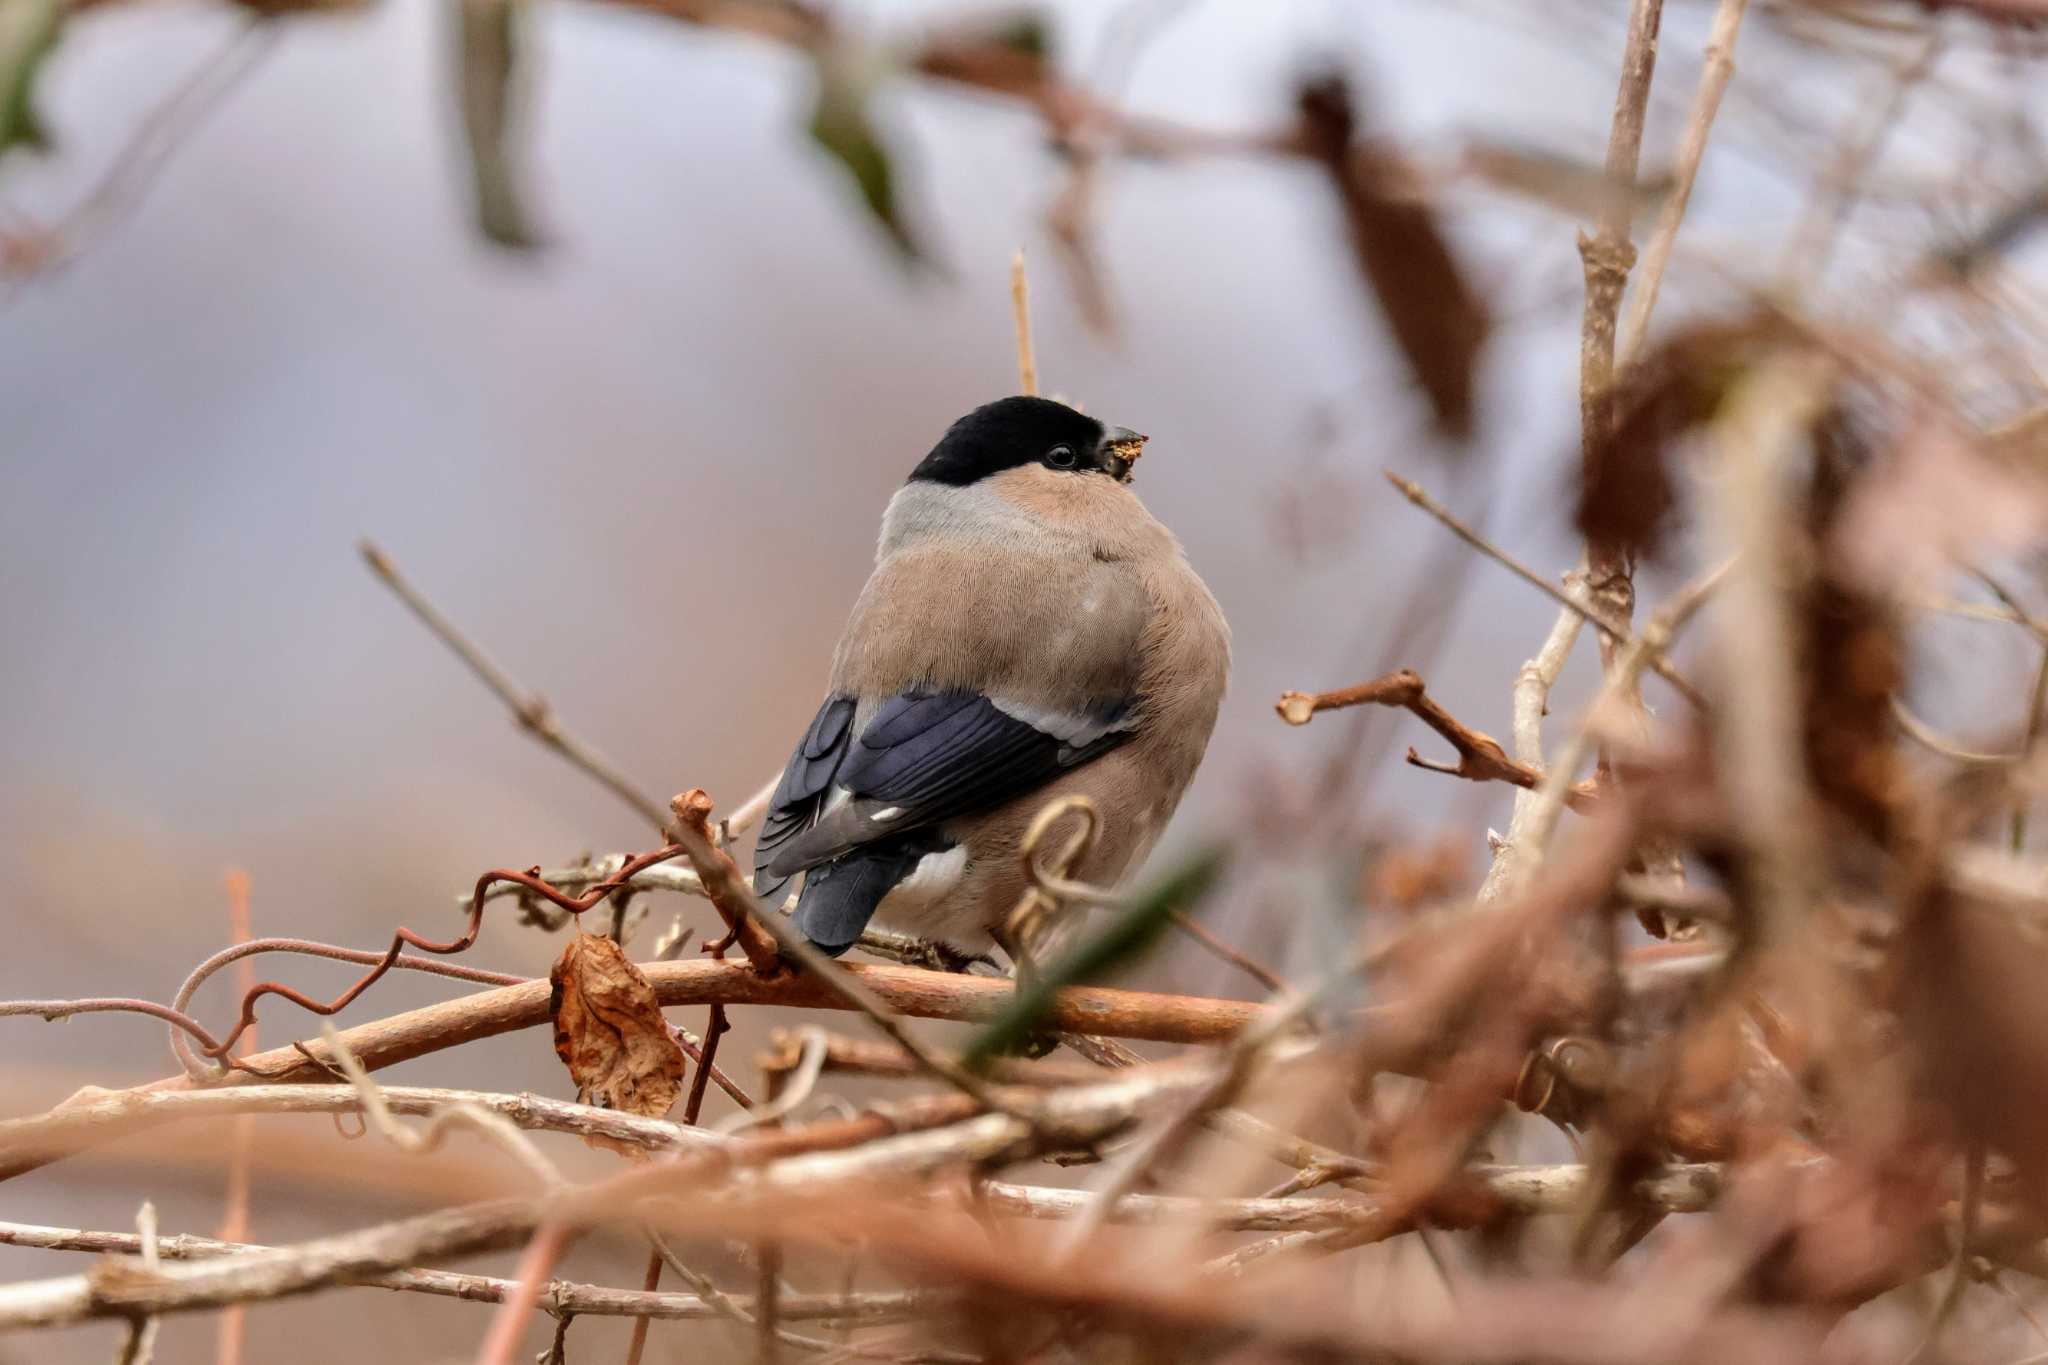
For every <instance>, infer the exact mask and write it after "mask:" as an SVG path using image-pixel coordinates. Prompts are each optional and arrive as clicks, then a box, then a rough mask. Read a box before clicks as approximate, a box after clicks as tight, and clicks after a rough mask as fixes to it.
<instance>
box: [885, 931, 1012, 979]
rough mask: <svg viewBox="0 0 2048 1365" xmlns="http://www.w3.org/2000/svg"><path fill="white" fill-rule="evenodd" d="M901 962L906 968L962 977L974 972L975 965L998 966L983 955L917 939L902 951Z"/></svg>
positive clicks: (932, 941)
mask: <svg viewBox="0 0 2048 1365" xmlns="http://www.w3.org/2000/svg"><path fill="white" fill-rule="evenodd" d="M903 962H904V964H905V965H906V966H911V967H922V968H924V969H925V970H926V971H928V972H952V973H954V974H956V975H962V976H964V975H966V974H967V973H968V972H970V971H972V970H974V967H975V965H976V964H977V963H978V964H980V965H982V966H986V967H996V966H997V965H998V964H997V963H996V960H995V959H994V958H992V957H989V956H988V955H987V954H985V953H967V952H962V951H961V950H960V949H958V948H955V947H953V946H952V945H951V944H947V943H941V942H939V941H938V940H937V939H919V940H917V941H916V942H915V943H913V944H910V945H909V946H908V947H906V948H905V949H904V950H903Z"/></svg>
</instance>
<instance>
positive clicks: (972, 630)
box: [754, 397, 1230, 956]
mask: <svg viewBox="0 0 2048 1365" xmlns="http://www.w3.org/2000/svg"><path fill="white" fill-rule="evenodd" d="M1145 439H1146V438H1145V437H1143V436H1140V435H1138V434H1137V433H1136V432H1134V431H1129V430H1127V429H1125V428H1123V427H1113V426H1105V425H1104V424H1103V423H1101V422H1098V421H1096V420H1095V419H1094V418H1092V417H1089V416H1086V415H1084V414H1082V413H1080V412H1077V411H1075V410H1074V409H1072V408H1070V407H1067V406H1066V405H1064V404H1061V403H1056V402H1053V401H1052V400H1050V399H1045V398H1027V397H1018V398H1004V399H1000V400H998V401H996V402H993V403H989V404H986V405H984V406H982V407H979V408H976V409H975V410H974V411H973V412H970V413H968V414H967V415H966V416H965V417H962V418H961V419H960V420H959V421H957V422H955V423H953V425H952V426H951V427H950V428H949V429H948V430H947V431H946V434H945V436H944V437H942V438H941V439H940V441H939V443H938V444H937V445H936V446H934V447H932V451H931V453H930V454H929V455H927V456H925V457H924V459H923V461H922V462H920V463H919V464H918V466H917V468H915V469H914V470H912V471H911V474H910V479H909V481H908V482H906V483H905V484H904V485H903V487H902V488H901V489H900V490H898V491H897V493H896V495H895V496H894V497H893V498H891V499H890V501H889V507H888V510H887V511H886V512H885V513H884V514H883V516H882V535H881V541H880V544H879V545H878V547H877V549H876V552H875V569H874V572H873V574H872V575H870V576H869V578H868V581H867V586H866V587H865V588H864V589H862V591H861V594H860V599H859V601H857V602H856V603H855V604H854V608H853V615H852V618H851V619H850V620H848V622H847V623H846V631H845V633H844V634H843V635H842V636H841V637H840V640H839V648H838V650H837V651H836V653H835V654H834V656H833V660H832V677H831V690H830V693H829V694H828V695H827V696H826V698H825V702H824V705H822V706H820V707H819V708H818V714H817V715H816V717H815V718H813V719H812V721H811V724H810V728H809V729H808V730H806V731H805V732H804V736H803V739H802V741H801V742H800V743H798V745H797V746H796V752H795V753H794V754H792V755H791V756H790V760H789V766H788V768H786V769H785V770H784V772H783V774H782V780H781V782H780V783H779V784H778V785H777V787H776V789H775V794H774V796H773V797H772V798H771V801H770V805H769V810H768V813H767V815H766V817H765V818H764V820H763V822H762V827H761V835H760V839H759V842H758V846H757V848H756V851H755V854H754V887H755V891H756V893H757V894H758V895H760V896H761V897H762V898H763V899H764V900H766V901H767V902H768V903H770V904H774V903H776V902H778V901H780V900H781V899H782V898H783V896H784V893H785V888H786V887H787V885H788V883H789V882H790V880H791V879H792V878H794V877H795V876H797V875H798V874H799V873H801V874H802V875H803V878H804V881H803V888H802V892H801V894H800V895H799V897H798V901H797V906H796V910H795V912H794V914H795V923H796V926H797V928H798V929H799V930H801V931H802V933H803V934H804V936H805V937H806V938H808V939H809V940H810V941H811V942H812V943H814V944H816V945H817V946H818V947H819V948H821V949H823V950H824V951H825V952H827V953H830V954H832V955H834V956H837V955H838V954H840V953H843V952H845V951H846V950H847V949H848V948H849V947H851V946H852V945H853V943H854V942H855V941H856V940H857V939H858V938H859V937H860V934H861V931H862V930H863V929H865V928H866V927H867V926H868V924H869V922H870V921H871V920H872V921H875V922H876V924H877V927H881V928H887V929H891V930H894V931H896V932H899V933H904V934H908V935H911V936H913V937H915V938H917V939H919V940H921V941H923V942H926V943H928V944H933V945H939V946H943V947H944V948H947V949H951V950H953V951H955V952H958V953H964V954H975V953H981V952H984V951H986V950H987V948H988V946H989V945H990V943H991V942H992V941H995V942H1001V943H1002V944H1003V946H1004V947H1005V948H1006V949H1012V950H1013V951H1014V945H1012V944H1010V943H1009V942H1008V941H1007V939H1006V938H1005V936H1004V934H1003V928H1004V924H1005V922H1006V920H1007V917H1008V916H1009V914H1010V912H1011V911H1012V909H1013V908H1014V907H1015V906H1016V905H1017V902H1018V898H1019V896H1020V894H1021V893H1022V891H1023V890H1024V888H1025V879H1024V873H1023V869H1022V866H1021V863H1020V861H1019V845H1020V843H1021V841H1022V839H1023V836H1024V832H1025V829H1026V827H1027V826H1028V825H1029V824H1030V823H1031V820H1032V817H1033V816H1034V815H1035V814H1036V813H1037V812H1038V811H1039V810H1040V809H1041V808H1042V807H1043V806H1044V805H1045V804H1046V803H1047V802H1048V801H1051V800H1054V799H1056V798H1058V797H1061V796H1065V795H1068V794H1076V793H1077V794H1080V795H1084V796H1086V797H1088V798H1090V799H1091V800H1092V801H1093V802H1094V803H1095V806H1096V808H1097V810H1098V812H1099V814H1100V816H1101V819H1102V828H1101V829H1100V831H1099V834H1098V837H1097V838H1096V840H1095V843H1094V845H1093V847H1092V849H1091V850H1090V851H1089V853H1088V854H1087V856H1086V857H1085V858H1084V859H1083V860H1082V861H1081V862H1080V863H1079V864H1078V865H1077V866H1076V867H1075V868H1074V869H1073V870H1072V873H1071V875H1073V876H1075V877H1078V878H1081V879H1083V880H1086V881H1090V882H1096V883H1111V884H1113V883H1115V882H1116V881H1118V880H1119V879H1120V878H1122V877H1123V876H1124V875H1125V873H1126V872H1128V871H1131V870H1133V869H1134V868H1135V867H1136V865H1137V864H1138V863H1139V862H1140V861H1142V860H1143V859H1144V857H1145V855H1146V853H1147V852H1149V851H1150V849H1151V847H1152V844H1153V842H1154V841H1155V840H1156V839H1157V838H1158V837H1159V834H1160V831H1161V830H1162V829H1164V827H1165V825H1166V822H1167V819H1168V817H1170V816H1171V815H1172V814H1173V811H1174V807H1175V806H1177V805H1178V804H1179V803H1180V799H1181V794H1182V793H1183V792H1184V791H1186V790H1187V785H1188V781H1189V779H1190V778H1192V777H1193V776H1194V774H1195V768H1196V767H1197V765H1199V764H1200V763H1201V761H1202V753H1203V751H1204V749H1206V748H1207V747H1208V743H1209V733H1210V731H1211V730H1212V729H1213V728H1214V726H1215V723H1216V711H1217V708H1218V706H1219V705H1220V704H1221V702H1222V699H1223V692H1224V686H1225V682H1226V679H1227V677H1228V674H1229V669H1230V629H1229V627H1228V625H1226V624H1225V622H1224V619H1223V613H1222V611H1221V609H1219V608H1218V607H1217V605H1216V599H1215V598H1214V597H1212V596H1211V595H1210V593H1209V589H1208V588H1207V587H1206V586H1205V585H1204V584H1203V582H1202V580H1201V579H1200V578H1199V577H1197V576H1196V574H1195V571H1194V569H1192V568H1191V567H1189V565H1188V562H1187V558H1186V556H1185V555H1184V554H1183V553H1182V551H1181V546H1180V542H1179V541H1177V540H1175V539H1174V537H1173V534H1172V533H1171V532H1170V531H1168V530H1167V529H1166V528H1165V527H1164V526H1162V525H1161V524H1160V523H1159V522H1158V521H1156V520H1155V519H1154V518H1153V517H1152V515H1151V513H1149V512H1147V511H1146V510H1145V506H1144V504H1143V503H1141V502H1139V501H1138V498H1137V495H1136V494H1134V493H1133V492H1132V491H1131V489H1130V483H1131V467H1132V465H1133V464H1134V463H1135V462H1136V460H1137V457H1138V452H1139V448H1140V447H1141V446H1142V445H1143V444H1144V442H1145Z"/></svg>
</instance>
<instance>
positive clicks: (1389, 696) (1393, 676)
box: [1273, 668, 1597, 809]
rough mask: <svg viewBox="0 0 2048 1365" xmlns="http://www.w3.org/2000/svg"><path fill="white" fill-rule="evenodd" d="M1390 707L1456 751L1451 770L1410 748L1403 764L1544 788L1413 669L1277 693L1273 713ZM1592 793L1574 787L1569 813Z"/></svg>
mask: <svg viewBox="0 0 2048 1365" xmlns="http://www.w3.org/2000/svg"><path fill="white" fill-rule="evenodd" d="M1368 704H1369V705H1374V706H1393V707H1401V708H1405V709H1406V710H1409V711H1412V712H1414V713H1415V714H1416V715H1417V716H1418V717H1420V718H1421V720H1422V722H1423V723H1424V724H1425V725H1427V726H1429V728H1430V729H1432V730H1434V731H1436V732H1437V733H1438V734H1440V735H1442V736H1443V737H1444V739H1445V740H1447V741H1448V742H1449V743H1450V746H1451V747H1452V748H1453V749H1455V750H1456V751H1457V753H1458V762H1457V764H1456V765H1455V766H1452V765H1448V764H1442V763H1433V762H1430V761H1428V760H1425V759H1424V758H1423V757H1422V756H1421V755H1420V754H1418V753H1416V752H1415V750H1413V749H1410V750H1409V751H1408V761H1409V762H1410V763H1411V764H1413V765H1415V766H1416V767H1418V768H1427V769H1429V770H1430V771H1431V772H1440V773H1448V774H1450V775H1451V776H1453V777H1462V778H1464V779H1466V780H1467V781H1470V782H1506V783H1509V784H1511V785H1513V786H1517V787H1524V788H1527V789H1529V790H1531V791H1533V790H1535V789H1536V788H1537V787H1540V786H1541V785H1543V774H1542V772H1541V771H1539V770H1538V769H1535V768H1532V767H1530V766H1529V765H1528V764H1526V763H1520V762H1517V761H1516V760H1514V759H1512V758H1509V757H1508V756H1507V751H1506V750H1504V749H1502V748H1501V747H1500V742H1499V741H1498V740H1496V739H1494V737H1493V736H1492V735H1489V734H1485V733H1484V732H1482V731H1479V730H1474V729H1473V728H1472V727H1471V726H1469V725H1466V724H1465V723H1464V722H1462V721H1460V720H1459V719H1458V718H1457V717H1456V716H1453V715H1452V714H1451V713H1450V712H1448V711H1446V710H1444V708H1443V707H1442V706H1441V705H1439V704H1438V703H1437V701H1436V699H1435V698H1433V697H1431V696H1430V695H1429V690H1428V688H1427V687H1426V686H1425V685H1424V683H1423V681H1422V676H1421V675H1420V674H1418V673H1416V672H1415V671H1414V670H1413V669H1408V668H1404V669H1401V670H1399V671H1398V672H1394V673H1389V674H1387V675H1386V676H1385V677H1383V678H1374V679H1373V680H1372V681H1370V682H1362V683H1359V684H1357V685H1356V686H1353V687H1340V688H1338V689H1337V690H1336V691H1333V692H1317V693H1313V694H1311V693H1307V692H1282V693H1281V694H1280V700H1279V701H1278V702H1276V703H1275V704H1274V707H1273V709H1274V710H1276V711H1278V712H1279V713H1280V718H1281V719H1282V720H1284V721H1286V722H1287V723H1288V724H1289V725H1306V724H1307V723H1308V721H1309V718H1310V717H1311V716H1313V715H1315V714H1316V712H1318V711H1332V710H1336V709H1337V708H1339V707H1344V706H1363V705H1368ZM1596 795H1597V793H1596V791H1595V789H1594V787H1593V786H1592V784H1591V783H1581V784H1579V785H1578V786H1577V787H1575V788H1573V790H1572V793H1571V801H1572V805H1573V808H1574V809H1583V808H1585V807H1586V806H1588V805H1590V804H1591V803H1592V801H1593V799H1594V797H1595V796H1596Z"/></svg>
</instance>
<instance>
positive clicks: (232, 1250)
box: [0, 1223, 941, 1324]
mask: <svg viewBox="0 0 2048 1365" xmlns="http://www.w3.org/2000/svg"><path fill="white" fill-rule="evenodd" d="M157 1245H158V1250H159V1252H160V1253H161V1254H162V1256H163V1257H164V1259H166V1260H172V1261H203V1260H215V1259H219V1258H221V1257H227V1256H245V1255H250V1254H255V1253H265V1252H269V1253H274V1252H276V1251H277V1250H278V1248H276V1247H266V1246H252V1245H248V1244H245V1243H239V1242H223V1241H219V1240H216V1239H213V1238H207V1237H194V1236H192V1235H190V1234H188V1233H174V1234H172V1235H169V1236H164V1237H160V1238H159V1239H158V1243H157ZM0 1246H17V1247H33V1248H37V1249H40V1250H44V1251H83V1252H90V1253H95V1254H104V1253H114V1254H116V1255H135V1254H136V1253H138V1252H139V1251H140V1250H141V1249H142V1239H141V1238H140V1237H139V1236H137V1235H136V1234H135V1233H132V1232H94V1231H86V1230H83V1229H76V1228H53V1227H41V1226H37V1225H34V1224H28V1223H0ZM655 1256H656V1259H659V1258H660V1253H659V1252H656V1253H655ZM336 1283H337V1284H340V1285H344V1286H359V1287H361V1288H365V1289H385V1290H395V1291H401V1292H405V1293H412V1294H429V1295H434V1296H437V1297H441V1298H453V1299H461V1300H464V1301H465V1302H469V1303H503V1302H504V1301H505V1299H506V1298H507V1297H508V1296H510V1295H511V1293H512V1292H513V1291H514V1289H516V1288H517V1282H516V1281H514V1280H508V1279H504V1278H501V1277H499V1276H494V1275H468V1274H461V1273H458V1272H456V1271H450V1270H421V1269H403V1270H386V1271H379V1272H372V1273H369V1274H365V1275H361V1276H351V1277H345V1278H342V1279H339V1280H337V1281H336ZM940 1301H941V1300H940V1299H939V1296H936V1295H933V1294H931V1293H927V1292H917V1291H910V1292H904V1291H892V1292H884V1293H867V1294H855V1295H850V1296H849V1295H843V1294H800V1295H793V1296H790V1295H786V1296H784V1298H783V1301H782V1315H783V1316H784V1317H785V1318H788V1319H790V1320H791V1321H799V1320H801V1321H807V1322H808V1321H820V1322H848V1323H856V1324H872V1323H885V1322H896V1321H901V1320H902V1319H904V1318H909V1317H915V1316H918V1315H919V1314H921V1313H924V1312H926V1311H929V1309H930V1308H931V1307H932V1306H933V1305H934V1304H935V1303H937V1302H940ZM736 1302H737V1303H738V1304H739V1306H740V1307H741V1308H747V1307H749V1306H750V1305H749V1304H748V1301H747V1300H745V1299H740V1300H736ZM537 1306H538V1307H539V1308H540V1309H541V1310H542V1311H543V1312H548V1313H571V1314H575V1315H576V1316H578V1317H645V1318H649V1319H656V1320H660V1321H664V1322H675V1321H702V1320H704V1319H707V1318H716V1317H721V1316H723V1313H722V1312H721V1310H720V1309H718V1308H717V1307H716V1306H714V1305H713V1304H711V1303H710V1302H708V1301H706V1300H705V1299H703V1298H701V1297H699V1296H698V1295H696V1294H661V1293H653V1292H649V1291H646V1290H640V1291H635V1290H628V1289H612V1288H610V1287H608V1286H605V1285H596V1284H579V1283H571V1282H569V1281H564V1280H551V1281H549V1282H548V1284H547V1286H546V1288H545V1289H544V1290H543V1291H542V1293H541V1296H540V1302H539V1304H538V1305H537Z"/></svg>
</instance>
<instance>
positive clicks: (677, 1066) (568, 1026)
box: [548, 933, 684, 1151]
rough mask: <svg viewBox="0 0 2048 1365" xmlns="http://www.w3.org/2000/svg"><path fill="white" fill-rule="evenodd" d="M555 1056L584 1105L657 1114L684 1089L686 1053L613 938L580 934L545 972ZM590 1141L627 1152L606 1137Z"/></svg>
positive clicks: (657, 1116)
mask: <svg viewBox="0 0 2048 1365" xmlns="http://www.w3.org/2000/svg"><path fill="white" fill-rule="evenodd" d="M548 984H549V985H550V986H552V987H553V994H552V995H551V996H550V998H549V1002H548V1005H549V1011H548V1012H549V1013H550V1014H551V1015H552V1016H553V1017H554V1021H555V1055H556V1056H558V1057H560V1058H561V1059H562V1061H563V1062H564V1063H565V1064H566V1065H567V1066H568V1068H569V1076H570V1078H571V1079H573V1080H574V1081H575V1082H576V1097H577V1098H578V1099H579V1100H581V1101H583V1102H584V1103H586V1104H595V1105H598V1106H601V1107H602V1108H605V1109H620V1110H624V1111H625V1112H627V1113H630V1114H640V1115H643V1116H645V1117H648V1118H659V1117H661V1116H662V1115H664V1114H666V1113H667V1112H668V1111H669V1108H670V1106H672V1105H673V1104H674V1103H675V1102H676V1097H677V1096H678V1095H679V1094H681V1093H682V1085H683V1065H684V1063H683V1050H682V1048H681V1047H680V1046H678V1045H677V1043H676V1040H675V1038H674V1036H673V1035H671V1034H670V1033H669V1029H668V1022H667V1021H666V1020H665V1019H663V1018H662V1015H661V1006H660V1005H659V1004H657V1003H656V1001H655V996H654V988H653V987H651V986H649V985H648V984H647V978H646V977H645V976H643V975H641V973H640V969H639V968H638V967H636V966H634V965H633V964H632V963H631V962H629V961H627V959H626V955H625V954H624V953H622V952H620V951H619V945H618V944H616V943H614V942H612V941H611V940H610V939H608V938H602V937H599V936H597V935H593V934H584V933H578V934H577V935H576V937H575V938H573V939H571V940H570V941H569V946H568V947H566V948H564V949H563V950H562V955H561V957H559V958H557V959H556V961H555V966H554V970H553V971H551V972H549V973H548ZM590 1141H591V1142H592V1144H593V1145H602V1146H607V1147H613V1148H614V1149H615V1150H621V1151H623V1150H626V1149H625V1148H623V1147H618V1146H616V1144H613V1143H611V1142H610V1141H609V1140H607V1139H602V1138H593V1139H590Z"/></svg>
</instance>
